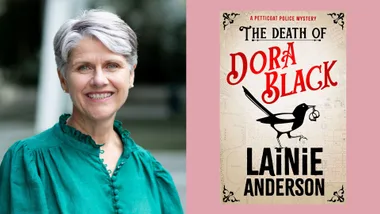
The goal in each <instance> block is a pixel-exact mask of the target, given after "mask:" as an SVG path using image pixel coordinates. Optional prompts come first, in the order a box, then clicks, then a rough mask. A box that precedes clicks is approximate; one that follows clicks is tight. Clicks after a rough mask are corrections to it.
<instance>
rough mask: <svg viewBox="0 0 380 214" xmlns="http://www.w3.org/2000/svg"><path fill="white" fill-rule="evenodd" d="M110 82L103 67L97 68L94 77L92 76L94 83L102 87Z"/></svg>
mask: <svg viewBox="0 0 380 214" xmlns="http://www.w3.org/2000/svg"><path fill="white" fill-rule="evenodd" d="M107 84H108V79H107V76H106V74H105V73H104V71H103V70H102V69H101V68H98V69H96V71H95V74H94V77H93V78H92V85H94V86H95V87H102V86H105V85H107Z"/></svg>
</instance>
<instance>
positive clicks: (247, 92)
mask: <svg viewBox="0 0 380 214" xmlns="http://www.w3.org/2000/svg"><path fill="white" fill-rule="evenodd" d="M243 90H244V93H245V96H247V98H248V99H249V100H250V101H251V102H253V104H255V105H256V106H257V107H258V108H259V109H260V110H261V111H263V112H264V113H265V114H267V115H268V116H271V115H273V114H272V112H270V111H269V110H268V109H267V108H265V107H264V106H263V105H262V104H261V103H260V102H259V101H258V100H257V99H256V98H255V97H254V96H253V95H252V94H251V93H250V92H249V91H248V90H247V89H246V88H245V87H244V86H243Z"/></svg>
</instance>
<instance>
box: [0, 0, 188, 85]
mask: <svg viewBox="0 0 380 214" xmlns="http://www.w3.org/2000/svg"><path fill="white" fill-rule="evenodd" d="M87 1H88V8H104V9H108V10H110V11H113V12H115V13H116V14H118V15H119V16H120V17H121V18H122V19H123V20H125V21H126V22H127V23H128V24H129V25H130V26H131V27H132V29H134V30H135V32H136V33H137V36H138V41H139V51H138V54H139V62H138V66H137V69H136V83H138V84H141V83H149V84H185V82H186V20H185V17H186V15H185V12H186V7H185V1H184V0H128V1H125V0H87ZM0 4H2V5H1V6H0V7H2V10H1V13H0V38H1V39H0V68H1V70H3V71H4V72H5V73H4V75H5V78H6V79H7V80H10V81H12V82H17V83H20V84H23V85H36V84H37V82H38V74H39V68H40V65H39V64H40V59H39V58H40V57H39V52H40V50H41V44H42V38H41V36H42V29H43V28H42V27H43V26H42V24H43V14H44V4H45V2H44V1H43V0H28V1H27V0H3V1H2V2H0ZM52 72H55V71H52Z"/></svg>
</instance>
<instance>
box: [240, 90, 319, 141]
mask: <svg viewBox="0 0 380 214" xmlns="http://www.w3.org/2000/svg"><path fill="white" fill-rule="evenodd" d="M243 90H244V93H245V95H246V96H247V98H248V99H249V100H251V101H252V102H253V103H254V104H255V105H256V106H257V107H258V108H259V109H260V110H261V111H263V112H264V113H265V114H267V115H268V116H267V117H264V118H260V119H257V121H259V122H261V123H264V124H269V125H270V126H271V127H272V128H273V129H274V130H276V132H277V137H276V138H277V142H278V144H279V146H280V147H279V148H282V146H281V142H280V136H281V135H282V134H287V135H288V137H289V138H299V140H301V139H306V140H307V138H306V137H304V136H303V135H297V136H292V135H291V134H290V132H292V131H294V130H296V129H298V128H299V127H301V126H302V124H303V121H304V118H305V115H306V112H307V111H308V110H309V109H311V108H315V106H314V105H306V104H305V103H302V104H300V105H298V106H297V107H296V108H295V109H294V111H293V112H292V113H278V114H273V113H272V112H270V111H269V110H268V109H267V108H265V107H264V106H263V105H262V104H261V103H260V102H259V101H257V99H256V98H255V97H254V96H253V95H252V94H251V93H250V92H249V91H248V90H247V89H246V88H245V87H244V86H243Z"/></svg>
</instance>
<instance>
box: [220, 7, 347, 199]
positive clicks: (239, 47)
mask: <svg viewBox="0 0 380 214" xmlns="http://www.w3.org/2000/svg"><path fill="white" fill-rule="evenodd" d="M346 27H347V25H346V15H345V13H344V12H342V11H222V12H221V13H220V181H221V182H220V192H221V193H220V197H221V203H225V204H344V203H345V202H346V197H345V193H346V191H347V190H346V69H347V68H346Z"/></svg>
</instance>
